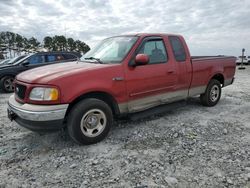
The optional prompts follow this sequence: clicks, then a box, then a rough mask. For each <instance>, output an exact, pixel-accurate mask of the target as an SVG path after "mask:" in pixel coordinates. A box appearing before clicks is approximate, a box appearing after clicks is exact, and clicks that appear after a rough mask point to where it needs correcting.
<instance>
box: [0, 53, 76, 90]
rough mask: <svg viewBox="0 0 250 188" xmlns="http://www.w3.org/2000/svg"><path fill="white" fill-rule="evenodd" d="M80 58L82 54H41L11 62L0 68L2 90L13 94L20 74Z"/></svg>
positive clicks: (0, 87) (0, 86)
mask: <svg viewBox="0 0 250 188" xmlns="http://www.w3.org/2000/svg"><path fill="white" fill-rule="evenodd" d="M80 57H81V55H80V54H78V53H74V52H39V53H35V54H32V55H29V56H27V57H25V58H22V59H20V60H19V61H17V62H14V63H12V61H9V62H8V63H7V64H6V63H5V64H4V65H1V66H0V89H2V90H3V91H4V92H13V91H14V85H13V81H14V79H15V76H16V75H17V74H19V73H20V72H23V71H26V70H28V69H33V68H36V67H40V66H44V65H49V64H52V63H53V64H54V63H60V62H68V61H75V60H77V59H79V58H80Z"/></svg>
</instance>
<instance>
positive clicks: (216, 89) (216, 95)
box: [200, 79, 221, 106]
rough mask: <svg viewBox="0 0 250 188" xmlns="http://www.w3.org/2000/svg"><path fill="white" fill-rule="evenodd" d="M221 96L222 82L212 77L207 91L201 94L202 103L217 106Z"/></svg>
mask: <svg viewBox="0 0 250 188" xmlns="http://www.w3.org/2000/svg"><path fill="white" fill-rule="evenodd" d="M220 97H221V83H220V82H219V81H218V80H215V79H212V80H211V81H210V82H209V84H208V86H207V89H206V92H205V93H204V94H202V95H201V96H200V99H201V103H202V105H204V106H215V105H216V104H217V103H218V102H219V100H220Z"/></svg>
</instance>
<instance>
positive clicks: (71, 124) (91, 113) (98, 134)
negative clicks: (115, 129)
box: [67, 98, 113, 144]
mask: <svg viewBox="0 0 250 188" xmlns="http://www.w3.org/2000/svg"><path fill="white" fill-rule="evenodd" d="M112 123H113V115H112V110H111V108H110V107H109V105H108V104H106V103H105V102H103V101H101V100H99V99H94V98H91V99H84V100H82V101H81V102H79V103H78V104H76V105H75V106H74V107H73V109H72V110H71V111H70V113H69V116H68V121H67V127H68V132H69V135H70V137H71V138H72V139H73V140H74V141H75V142H77V143H79V144H93V143H97V142H99V141H101V140H103V139H104V138H105V137H106V136H107V134H108V132H109V130H110V127H111V125H112Z"/></svg>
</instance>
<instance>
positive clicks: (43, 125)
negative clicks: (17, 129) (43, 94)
mask: <svg viewBox="0 0 250 188" xmlns="http://www.w3.org/2000/svg"><path fill="white" fill-rule="evenodd" d="M68 106H69V105H68V104H62V105H33V104H21V103H19V102H17V101H16V100H15V97H14V95H12V96H11V97H10V98H9V102H8V109H7V111H8V117H9V119H10V120H11V121H12V120H14V121H16V122H17V123H18V124H19V125H21V126H23V127H25V128H28V129H30V130H32V131H38V132H44V131H53V130H59V129H61V128H63V127H64V124H63V121H64V118H65V114H66V111H67V109H68Z"/></svg>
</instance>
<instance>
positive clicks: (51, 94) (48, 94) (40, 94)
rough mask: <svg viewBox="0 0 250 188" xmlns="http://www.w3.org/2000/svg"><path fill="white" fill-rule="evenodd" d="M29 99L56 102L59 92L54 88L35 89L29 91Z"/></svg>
mask: <svg viewBox="0 0 250 188" xmlns="http://www.w3.org/2000/svg"><path fill="white" fill-rule="evenodd" d="M29 98H30V100H34V101H56V100H58V98H59V92H58V90H57V89H56V88H45V87H35V88H33V89H32V90H31V92H30V97H29Z"/></svg>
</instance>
